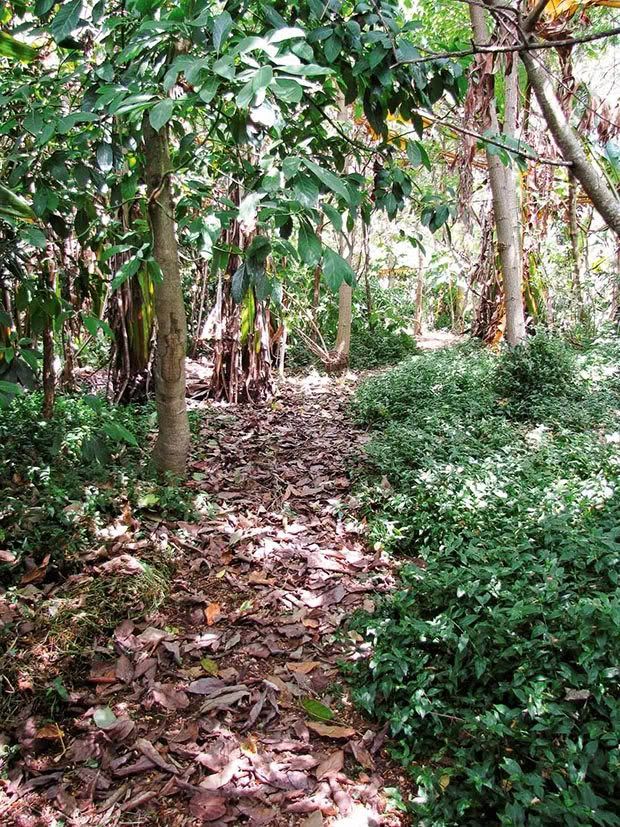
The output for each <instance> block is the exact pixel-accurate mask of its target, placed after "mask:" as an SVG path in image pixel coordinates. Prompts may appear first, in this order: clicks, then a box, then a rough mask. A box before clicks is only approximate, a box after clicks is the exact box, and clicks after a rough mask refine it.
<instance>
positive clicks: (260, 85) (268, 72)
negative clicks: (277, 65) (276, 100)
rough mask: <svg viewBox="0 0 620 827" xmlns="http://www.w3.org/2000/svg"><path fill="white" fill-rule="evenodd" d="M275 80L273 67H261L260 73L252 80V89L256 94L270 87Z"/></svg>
mask: <svg viewBox="0 0 620 827" xmlns="http://www.w3.org/2000/svg"><path fill="white" fill-rule="evenodd" d="M272 79H273V69H272V68H271V66H261V68H260V69H259V70H258V72H257V73H256V74H255V75H254V77H253V78H252V88H253V89H254V91H255V92H258V91H259V90H260V89H264V88H265V87H266V86H269V84H270V83H271V81H272Z"/></svg>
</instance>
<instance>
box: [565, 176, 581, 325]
mask: <svg viewBox="0 0 620 827" xmlns="http://www.w3.org/2000/svg"><path fill="white" fill-rule="evenodd" d="M568 233H569V235H570V246H571V252H572V259H573V260H572V265H573V295H574V297H575V301H576V303H577V318H578V319H579V320H580V321H583V293H582V290H581V255H580V253H579V228H578V226H577V186H576V182H575V176H574V175H573V173H572V171H571V170H569V171H568Z"/></svg>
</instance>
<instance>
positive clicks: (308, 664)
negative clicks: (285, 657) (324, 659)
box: [286, 660, 321, 675]
mask: <svg viewBox="0 0 620 827" xmlns="http://www.w3.org/2000/svg"><path fill="white" fill-rule="evenodd" d="M320 665H321V663H320V661H318V660H306V661H301V662H300V663H293V662H292V661H289V662H288V663H287V664H286V668H287V669H289V670H290V671H291V672H297V673H298V674H299V675H307V674H308V672H312V670H313V669H316V667H317V666H320Z"/></svg>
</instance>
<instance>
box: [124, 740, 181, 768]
mask: <svg viewBox="0 0 620 827" xmlns="http://www.w3.org/2000/svg"><path fill="white" fill-rule="evenodd" d="M134 746H135V748H136V749H138V750H140V752H141V753H142V755H144V756H145V757H146V758H148V759H149V761H152V762H153V763H154V764H155V765H156V766H158V767H159V768H160V769H162V770H164V771H165V772H171V773H173V774H176V773H177V772H178V770H177V768H176V767H174V766H173V765H172V764H169V763H168V762H167V761H164V759H163V758H162V757H161V755H160V754H159V753H158V752H157V750H156V749H155V747H154V746H153V744H151V742H150V741H147V740H146V738H136V743H135V745H134Z"/></svg>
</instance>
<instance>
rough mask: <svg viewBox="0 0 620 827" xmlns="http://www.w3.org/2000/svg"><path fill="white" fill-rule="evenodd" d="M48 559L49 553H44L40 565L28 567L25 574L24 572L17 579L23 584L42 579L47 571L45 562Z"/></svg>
mask: <svg viewBox="0 0 620 827" xmlns="http://www.w3.org/2000/svg"><path fill="white" fill-rule="evenodd" d="M49 561H50V556H49V554H46V555H45V557H44V558H43V562H42V563H41V565H40V566H37V567H36V568H34V569H30V571H27V572H26V574H24V576H23V577H22V579H21V580H20V581H19V582H20V584H21V585H22V586H25V585H26V584H27V583H38V582H39V581H40V580H43V578H44V577H45V574H46V572H47V564H48V563H49Z"/></svg>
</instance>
